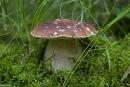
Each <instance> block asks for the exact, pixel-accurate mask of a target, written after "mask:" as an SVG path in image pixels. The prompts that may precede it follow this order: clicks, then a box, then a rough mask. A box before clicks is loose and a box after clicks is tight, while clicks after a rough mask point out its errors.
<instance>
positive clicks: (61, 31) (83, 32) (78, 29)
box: [31, 19, 96, 38]
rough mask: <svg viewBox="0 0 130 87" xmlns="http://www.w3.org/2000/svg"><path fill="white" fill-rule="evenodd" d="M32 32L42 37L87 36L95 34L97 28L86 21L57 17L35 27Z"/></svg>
mask: <svg viewBox="0 0 130 87" xmlns="http://www.w3.org/2000/svg"><path fill="white" fill-rule="evenodd" d="M31 34H32V35H33V36H35V37H41V38H86V37H89V36H91V35H95V34H96V29H95V28H94V27H93V26H92V25H90V24H87V23H85V22H77V21H73V20H70V19H56V20H54V21H50V22H48V23H46V24H44V25H41V26H37V27H35V28H34V30H33V31H32V32H31Z"/></svg>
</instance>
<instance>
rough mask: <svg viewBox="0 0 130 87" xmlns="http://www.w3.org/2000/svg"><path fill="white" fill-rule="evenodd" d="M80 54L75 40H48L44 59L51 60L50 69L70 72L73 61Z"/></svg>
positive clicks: (79, 48) (80, 50)
mask: <svg viewBox="0 0 130 87" xmlns="http://www.w3.org/2000/svg"><path fill="white" fill-rule="evenodd" d="M81 53H82V47H81V45H80V43H79V41H78V40H76V39H53V40H50V41H49V43H48V46H47V49H46V52H45V58H50V57H51V58H52V59H51V61H52V69H53V71H54V72H56V71H57V70H59V71H61V70H69V71H71V70H72V69H73V66H74V63H75V62H74V60H75V59H77V58H78V57H79V56H80V55H81Z"/></svg>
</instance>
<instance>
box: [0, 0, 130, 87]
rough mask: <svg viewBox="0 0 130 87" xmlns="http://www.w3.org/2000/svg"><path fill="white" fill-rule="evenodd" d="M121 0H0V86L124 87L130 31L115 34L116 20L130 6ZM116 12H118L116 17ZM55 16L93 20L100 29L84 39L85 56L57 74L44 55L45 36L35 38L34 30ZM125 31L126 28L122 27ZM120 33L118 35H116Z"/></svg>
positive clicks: (128, 80)
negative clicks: (68, 68) (72, 67)
mask: <svg viewBox="0 0 130 87" xmlns="http://www.w3.org/2000/svg"><path fill="white" fill-rule="evenodd" d="M119 3H120V1H118V0H116V1H115V2H114V3H112V2H110V1H104V0H93V1H92V0H69V1H66V0H37V1H35V0H13V2H12V1H10V0H1V1H0V6H1V7H2V8H1V12H0V15H1V16H0V87H43V86H44V87H104V86H105V87H125V86H129V85H130V78H129V75H128V76H127V78H126V79H124V80H123V81H121V79H122V77H123V75H124V73H125V72H126V71H127V68H128V67H129V66H130V53H129V52H130V51H129V50H130V34H128V33H127V34H125V36H124V37H123V38H120V39H117V38H115V36H114V35H113V34H112V33H111V32H112V30H115V27H113V26H114V25H115V24H118V21H120V20H122V19H124V18H127V19H129V15H128V14H129V12H130V7H129V4H128V5H124V6H123V9H124V10H121V11H120V12H119V13H118V14H114V12H115V10H116V9H117V8H119V7H120V5H119ZM115 15H116V17H115ZM56 18H69V19H75V20H79V21H86V20H87V22H90V23H91V24H93V25H95V26H97V29H98V34H97V35H96V36H93V37H90V38H88V39H85V40H89V42H90V43H88V42H86V43H87V44H89V45H90V46H88V45H86V44H83V47H84V49H86V50H85V51H84V53H83V54H84V56H83V57H82V58H80V60H79V61H77V63H76V64H75V68H74V70H73V71H72V72H58V73H53V72H52V70H51V68H50V64H49V63H47V62H45V61H44V60H43V59H42V58H43V57H42V50H43V49H45V44H46V42H45V40H42V39H39V38H34V37H32V36H31V35H30V32H31V30H32V29H33V27H34V26H36V25H38V24H42V23H45V22H47V21H49V20H52V19H56ZM121 30H122V31H123V32H124V31H126V32H127V30H124V27H123V26H122V27H121ZM117 37H118V36H117Z"/></svg>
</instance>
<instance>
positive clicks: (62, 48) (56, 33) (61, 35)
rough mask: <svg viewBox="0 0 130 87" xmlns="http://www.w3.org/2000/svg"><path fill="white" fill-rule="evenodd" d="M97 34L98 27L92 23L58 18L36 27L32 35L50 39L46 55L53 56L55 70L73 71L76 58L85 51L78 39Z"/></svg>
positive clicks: (47, 56) (46, 56)
mask: <svg viewBox="0 0 130 87" xmlns="http://www.w3.org/2000/svg"><path fill="white" fill-rule="evenodd" d="M95 34H96V29H95V28H94V27H93V26H92V25H90V24H87V23H85V22H78V21H73V20H70V19H56V20H53V21H50V22H48V23H46V24H44V25H41V26H37V27H35V28H34V30H33V31H32V32H31V35H32V36H35V37H40V38H44V39H48V40H49V43H48V45H47V48H46V51H45V55H44V57H45V58H51V61H52V69H53V71H54V72H57V70H69V71H71V70H72V69H73V67H74V63H75V62H74V60H75V59H77V58H78V57H79V56H80V55H81V53H82V51H83V49H82V47H81V45H80V42H79V41H78V40H77V39H78V38H86V37H89V36H91V35H95Z"/></svg>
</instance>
